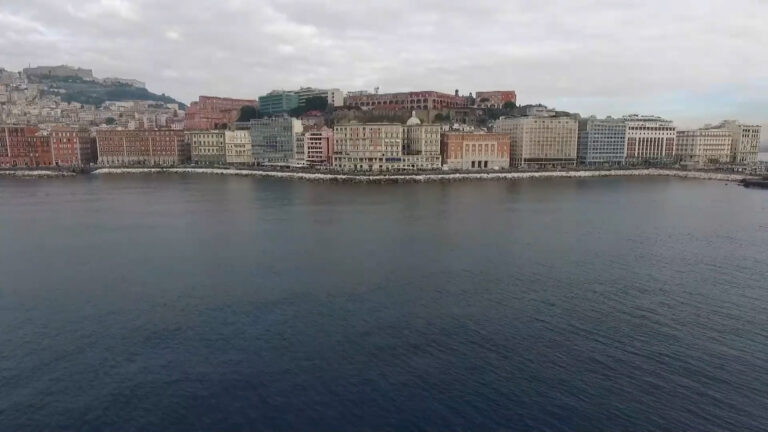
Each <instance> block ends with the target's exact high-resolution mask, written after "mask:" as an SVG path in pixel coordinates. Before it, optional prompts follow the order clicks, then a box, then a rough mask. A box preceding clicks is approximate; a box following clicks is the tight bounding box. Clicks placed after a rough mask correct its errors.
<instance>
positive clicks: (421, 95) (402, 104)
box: [345, 90, 467, 111]
mask: <svg viewBox="0 0 768 432" xmlns="http://www.w3.org/2000/svg"><path fill="white" fill-rule="evenodd" d="M457 93H458V90H457ZM345 104H346V105H349V106H356V107H360V108H362V109H394V110H407V111H413V110H430V109H433V110H434V109H443V108H457V107H465V106H467V100H466V99H465V98H464V97H463V96H459V95H458V94H455V95H451V94H447V93H440V92H436V91H417V92H406V93H382V94H356V95H352V96H347V99H346V102H345Z"/></svg>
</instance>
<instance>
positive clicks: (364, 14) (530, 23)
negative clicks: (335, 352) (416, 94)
mask: <svg viewBox="0 0 768 432" xmlns="http://www.w3.org/2000/svg"><path fill="white" fill-rule="evenodd" d="M766 22H768V3H766V2H765V1H757V0H710V1H705V2H702V1H698V0H697V1H691V0H675V1H674V2H669V1H660V0H648V1H645V2H635V1H611V2H609V1H597V0H586V1H579V2H574V1H571V0H552V1H546V2H542V1H537V0H517V1H504V2H498V1H484V0H475V1H473V2H447V1H445V0H439V1H438V0H422V1H419V2H414V1H412V0H387V1H386V2H384V1H364V0H325V1H304V0H260V1H250V0H220V1H217V2H212V1H203V0H186V1H184V2H178V1H167V0H77V1H76V0H69V1H67V0H5V1H4V2H3V3H2V5H0V53H1V54H0V65H2V66H5V67H6V68H9V69H20V68H21V67H24V66H26V65H27V64H28V63H31V64H33V65H35V64H59V63H67V64H72V65H78V66H84V67H91V68H93V69H94V72H95V73H96V75H98V76H114V75H117V76H125V77H131V78H137V79H140V80H142V81H146V82H147V83H148V85H149V87H150V88H151V89H152V90H154V91H160V92H165V93H167V94H170V95H172V96H175V97H177V98H180V99H182V100H185V101H190V100H192V99H195V98H196V97H197V96H198V95H199V94H212V95H222V96H237V97H256V96H258V95H259V94H263V93H264V92H266V91H269V90H271V89H273V88H294V87H297V86H299V85H314V86H333V87H340V88H343V89H345V90H354V89H371V88H372V87H374V86H376V85H378V86H381V87H382V89H383V90H384V91H397V90H407V89H434V90H441V91H448V92H451V91H453V89H455V88H459V89H460V90H461V91H462V92H468V91H477V90H484V89H515V90H517V91H518V94H519V98H520V101H521V102H523V103H528V102H543V103H547V104H550V105H555V106H557V107H558V108H561V109H567V110H571V111H578V112H581V113H583V114H591V113H594V114H598V115H606V114H612V115H621V114H624V113H627V112H653V113H657V114H661V115H667V116H669V117H671V118H673V119H675V120H676V121H678V122H679V123H680V124H682V125H683V126H695V125H697V124H700V123H703V122H714V121H716V120H718V119H720V118H722V117H738V118H741V119H743V120H745V121H751V122H761V123H768V93H767V92H765V90H766V87H767V86H768V51H766V50H765V48H764V47H765V46H768V30H766V27H765V23H766Z"/></svg>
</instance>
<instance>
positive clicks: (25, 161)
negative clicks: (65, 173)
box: [0, 126, 53, 167]
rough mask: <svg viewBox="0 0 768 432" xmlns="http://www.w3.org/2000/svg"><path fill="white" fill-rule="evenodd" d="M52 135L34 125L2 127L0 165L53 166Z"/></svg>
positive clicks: (0, 133) (0, 130) (0, 134)
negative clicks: (45, 133) (46, 134)
mask: <svg viewBox="0 0 768 432" xmlns="http://www.w3.org/2000/svg"><path fill="white" fill-rule="evenodd" d="M52 165H53V154H52V153H51V140H50V137H48V136H45V135H42V134H40V130H39V129H38V128H36V127H33V126H3V127H0V166H4V167H40V166H52Z"/></svg>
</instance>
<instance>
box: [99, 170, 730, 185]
mask: <svg viewBox="0 0 768 432" xmlns="http://www.w3.org/2000/svg"><path fill="white" fill-rule="evenodd" d="M143 173H175V174H213V175H237V176H252V177H271V178H284V179H298V180H309V181H339V182H355V183H414V182H436V181H465V180H523V179H535V178H553V177H555V178H558V177H559V178H588V177H631V176H667V177H680V178H691V179H702V180H719V181H727V182H737V181H741V180H743V179H745V176H744V175H741V174H727V173H712V172H701V171H679V170H668V169H655V168H649V169H626V170H603V171H535V172H491V173H487V172H485V173H471V172H462V173H445V174H443V173H440V174H371V175H367V174H342V173H339V174H335V173H334V174H331V173H305V172H295V171H262V170H248V169H215V168H100V169H97V170H95V171H93V173H92V174H97V175H104V174H143Z"/></svg>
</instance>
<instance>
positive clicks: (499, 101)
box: [475, 90, 517, 108]
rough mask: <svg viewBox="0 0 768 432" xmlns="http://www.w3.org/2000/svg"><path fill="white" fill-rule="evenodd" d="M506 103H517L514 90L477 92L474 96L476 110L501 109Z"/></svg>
mask: <svg viewBox="0 0 768 432" xmlns="http://www.w3.org/2000/svg"><path fill="white" fill-rule="evenodd" d="M506 102H514V103H517V93H515V91H514V90H499V91H479V92H477V94H476V95H475V106H476V107H478V108H501V107H502V106H504V104H505V103H506Z"/></svg>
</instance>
